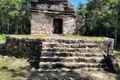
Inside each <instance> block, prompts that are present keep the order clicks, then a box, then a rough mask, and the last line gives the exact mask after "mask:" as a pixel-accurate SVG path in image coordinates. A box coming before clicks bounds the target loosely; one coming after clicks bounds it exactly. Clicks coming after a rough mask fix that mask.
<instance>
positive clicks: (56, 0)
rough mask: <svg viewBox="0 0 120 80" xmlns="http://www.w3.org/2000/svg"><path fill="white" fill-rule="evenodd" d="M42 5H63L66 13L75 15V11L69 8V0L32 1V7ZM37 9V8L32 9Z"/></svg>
mask: <svg viewBox="0 0 120 80" xmlns="http://www.w3.org/2000/svg"><path fill="white" fill-rule="evenodd" d="M38 4H39V5H40V4H48V5H53V4H55V5H58V4H63V5H64V13H72V14H74V13H75V12H74V9H73V8H71V7H69V6H68V0H32V5H33V6H32V7H34V6H35V5H38ZM32 9H35V8H32Z"/></svg>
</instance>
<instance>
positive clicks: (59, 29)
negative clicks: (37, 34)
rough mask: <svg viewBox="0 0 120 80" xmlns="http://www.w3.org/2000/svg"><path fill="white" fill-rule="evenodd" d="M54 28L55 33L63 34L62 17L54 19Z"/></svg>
mask: <svg viewBox="0 0 120 80" xmlns="http://www.w3.org/2000/svg"><path fill="white" fill-rule="evenodd" d="M53 28H54V31H53V33H54V34H62V33H63V20H62V19H60V18H55V19H54V20H53Z"/></svg>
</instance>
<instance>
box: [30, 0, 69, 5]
mask: <svg viewBox="0 0 120 80" xmlns="http://www.w3.org/2000/svg"><path fill="white" fill-rule="evenodd" d="M32 3H48V4H59V3H63V4H67V3H68V0H32Z"/></svg>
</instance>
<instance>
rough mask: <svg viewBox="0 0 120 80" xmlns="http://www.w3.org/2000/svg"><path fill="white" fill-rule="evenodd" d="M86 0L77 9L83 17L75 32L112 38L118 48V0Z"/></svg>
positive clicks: (119, 33)
mask: <svg viewBox="0 0 120 80" xmlns="http://www.w3.org/2000/svg"><path fill="white" fill-rule="evenodd" d="M88 1H89V2H88V3H87V4H81V5H80V7H79V9H78V11H77V13H78V14H79V16H81V17H82V19H83V20H82V25H81V26H78V29H79V31H78V32H77V33H78V34H83V35H88V36H107V37H111V38H114V39H115V47H116V48H120V0H88Z"/></svg>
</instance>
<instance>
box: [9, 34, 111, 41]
mask: <svg viewBox="0 0 120 80" xmlns="http://www.w3.org/2000/svg"><path fill="white" fill-rule="evenodd" d="M9 37H12V38H17V39H49V38H51V36H49V35H48V34H40V35H9ZM52 39H64V40H86V41H98V42H99V41H105V40H109V39H111V38H107V37H96V36H80V35H62V36H61V35H60V36H59V37H58V35H57V36H56V35H53V37H52Z"/></svg>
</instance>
